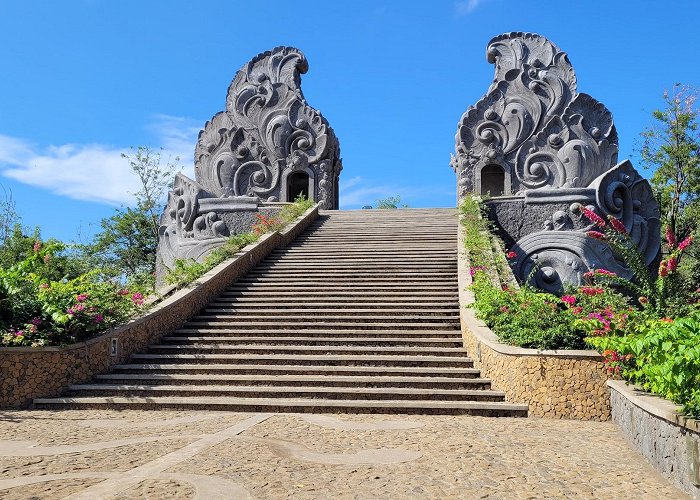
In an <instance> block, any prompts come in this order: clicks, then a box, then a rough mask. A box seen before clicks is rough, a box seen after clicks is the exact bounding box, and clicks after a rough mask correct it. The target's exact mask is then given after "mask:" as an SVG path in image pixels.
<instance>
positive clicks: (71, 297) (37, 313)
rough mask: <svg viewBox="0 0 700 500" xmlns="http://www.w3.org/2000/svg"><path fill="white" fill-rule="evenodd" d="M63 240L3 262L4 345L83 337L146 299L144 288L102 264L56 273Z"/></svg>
mask: <svg viewBox="0 0 700 500" xmlns="http://www.w3.org/2000/svg"><path fill="white" fill-rule="evenodd" d="M60 250H61V245H59V244H51V245H42V244H41V243H40V242H38V241H37V242H36V243H35V245H34V250H33V252H32V253H31V254H29V255H28V256H27V257H26V258H25V259H24V260H22V261H20V262H17V263H16V264H14V265H12V266H10V267H9V268H0V312H2V316H0V345H28V346H42V345H60V344H67V343H74V342H80V341H82V340H85V339H87V338H89V337H91V336H93V335H95V334H96V333H99V332H101V331H103V330H105V329H107V328H109V327H112V326H114V325H117V324H119V323H122V322H124V321H126V320H128V319H129V318H131V317H132V316H134V315H135V314H136V313H138V312H139V311H140V310H141V309H142V308H143V305H144V294H143V293H142V292H143V291H142V290H131V291H130V290H126V289H124V288H123V287H122V285H121V283H119V282H115V281H109V280H105V279H104V277H103V276H101V275H100V272H99V271H98V270H95V271H91V272H89V273H86V274H82V275H79V276H78V277H76V278H73V279H67V278H64V279H60V280H56V279H52V278H53V275H54V274H55V269H54V264H53V260H54V256H55V254H56V253H57V252H59V251H60Z"/></svg>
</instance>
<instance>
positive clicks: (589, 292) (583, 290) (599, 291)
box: [579, 286, 604, 296]
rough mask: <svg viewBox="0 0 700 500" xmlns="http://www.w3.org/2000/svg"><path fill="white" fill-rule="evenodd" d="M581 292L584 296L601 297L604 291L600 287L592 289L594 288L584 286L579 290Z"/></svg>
mask: <svg viewBox="0 0 700 500" xmlns="http://www.w3.org/2000/svg"><path fill="white" fill-rule="evenodd" d="M579 291H580V292H581V293H582V294H584V295H590V296H593V295H601V294H602V293H603V292H604V290H603V289H602V288H600V287H592V286H582V287H581V288H579Z"/></svg>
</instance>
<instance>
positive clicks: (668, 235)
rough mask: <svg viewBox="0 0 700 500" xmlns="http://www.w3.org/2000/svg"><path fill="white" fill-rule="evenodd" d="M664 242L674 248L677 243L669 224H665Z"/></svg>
mask: <svg viewBox="0 0 700 500" xmlns="http://www.w3.org/2000/svg"><path fill="white" fill-rule="evenodd" d="M666 242H667V243H668V246H669V247H671V248H676V243H678V241H677V240H676V235H675V234H673V231H671V228H670V227H669V226H666Z"/></svg>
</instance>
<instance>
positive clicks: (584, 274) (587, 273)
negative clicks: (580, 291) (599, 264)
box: [583, 271, 594, 278]
mask: <svg viewBox="0 0 700 500" xmlns="http://www.w3.org/2000/svg"><path fill="white" fill-rule="evenodd" d="M593 274H594V273H593V271H586V272H585V273H583V277H584V278H592V277H593Z"/></svg>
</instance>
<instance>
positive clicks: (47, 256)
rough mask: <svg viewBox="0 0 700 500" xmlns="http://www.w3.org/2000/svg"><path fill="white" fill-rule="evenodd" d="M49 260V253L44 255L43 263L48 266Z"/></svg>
mask: <svg viewBox="0 0 700 500" xmlns="http://www.w3.org/2000/svg"><path fill="white" fill-rule="evenodd" d="M49 262H51V255H49V254H46V255H44V264H46V265H47V266H48V265H49Z"/></svg>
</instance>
